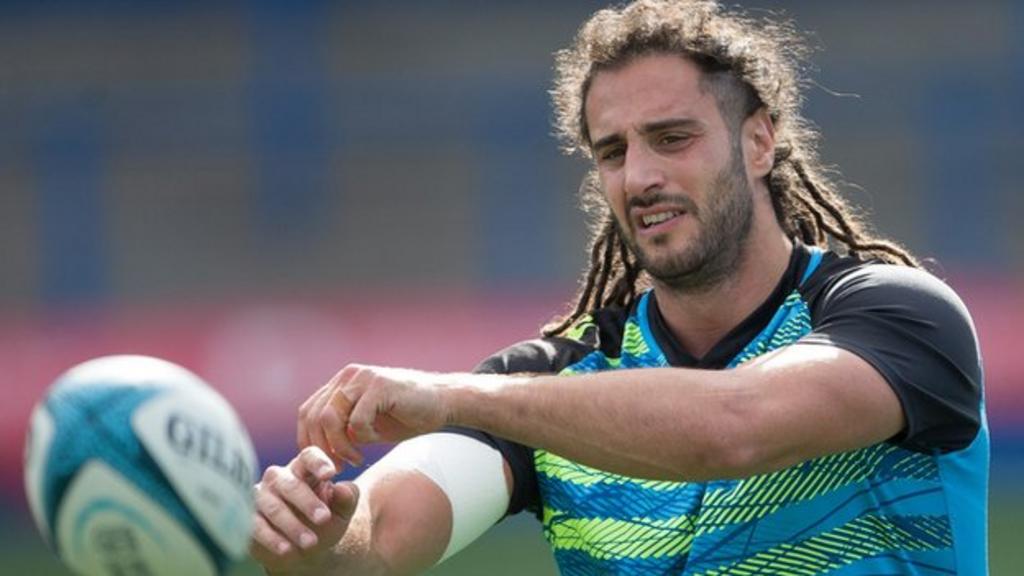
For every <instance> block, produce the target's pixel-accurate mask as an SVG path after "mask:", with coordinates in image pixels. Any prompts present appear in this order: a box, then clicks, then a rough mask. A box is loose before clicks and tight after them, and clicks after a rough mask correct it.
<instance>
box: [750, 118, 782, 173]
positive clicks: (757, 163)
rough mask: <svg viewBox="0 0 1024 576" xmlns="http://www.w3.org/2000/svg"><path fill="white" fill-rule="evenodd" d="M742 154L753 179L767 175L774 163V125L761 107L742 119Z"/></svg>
mask: <svg viewBox="0 0 1024 576" xmlns="http://www.w3.org/2000/svg"><path fill="white" fill-rule="evenodd" d="M743 156H744V160H745V162H746V164H747V173H748V174H750V176H751V177H752V178H753V179H761V178H764V177H765V176H767V175H768V173H769V172H771V171H772V166H773V165H774V164H775V125H774V124H773V123H772V119H771V117H770V116H769V115H768V111H767V110H765V109H764V108H763V107H761V108H758V109H757V111H756V112H754V113H753V114H751V115H750V117H749V118H747V119H746V120H744V121H743Z"/></svg>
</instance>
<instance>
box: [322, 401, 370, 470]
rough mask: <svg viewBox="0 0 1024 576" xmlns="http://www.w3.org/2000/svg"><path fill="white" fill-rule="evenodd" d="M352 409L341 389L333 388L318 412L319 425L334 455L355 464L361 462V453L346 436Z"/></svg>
mask: <svg viewBox="0 0 1024 576" xmlns="http://www.w3.org/2000/svg"><path fill="white" fill-rule="evenodd" d="M351 411H352V402H351V400H349V398H348V396H346V395H345V393H344V392H342V391H341V390H335V391H334V393H333V394H332V395H331V399H330V402H329V404H328V405H327V406H326V407H325V408H324V411H323V412H322V413H321V414H320V425H321V430H322V432H323V434H324V436H325V437H326V438H327V442H328V443H329V445H330V449H331V450H332V451H333V452H334V453H335V455H337V456H340V457H342V458H344V459H345V460H348V461H349V462H351V463H352V464H354V465H356V466H360V465H361V464H362V462H363V455H362V453H360V452H359V450H358V449H356V447H355V446H354V445H353V443H352V441H350V440H349V438H348V436H347V430H348V415H349V413H350V412H351Z"/></svg>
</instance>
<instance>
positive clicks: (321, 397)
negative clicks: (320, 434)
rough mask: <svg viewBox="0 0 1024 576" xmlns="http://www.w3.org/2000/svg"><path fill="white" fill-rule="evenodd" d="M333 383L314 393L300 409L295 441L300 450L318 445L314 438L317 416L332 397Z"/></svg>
mask: <svg viewBox="0 0 1024 576" xmlns="http://www.w3.org/2000/svg"><path fill="white" fill-rule="evenodd" d="M332 383H333V381H332V382H328V383H327V384H326V385H324V386H323V387H321V388H320V389H319V390H317V391H316V392H314V393H313V394H312V395H311V396H310V397H309V398H308V399H306V401H305V402H303V403H302V406H300V407H299V418H298V422H297V424H296V431H295V436H296V438H295V439H296V443H297V444H298V446H299V449H302V448H305V447H306V446H312V445H315V444H316V441H315V440H316V439H315V438H314V437H313V433H314V430H313V429H314V428H315V424H316V415H317V414H319V413H320V410H321V409H322V407H323V404H324V402H326V399H327V398H328V397H329V396H330V393H331V389H332Z"/></svg>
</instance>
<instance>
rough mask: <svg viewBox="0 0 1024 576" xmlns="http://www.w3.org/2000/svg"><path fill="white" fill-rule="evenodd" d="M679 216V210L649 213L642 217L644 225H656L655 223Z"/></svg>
mask: <svg viewBox="0 0 1024 576" xmlns="http://www.w3.org/2000/svg"><path fill="white" fill-rule="evenodd" d="M676 216H679V212H674V211H672V212H658V213H657V214H648V215H646V216H644V217H643V218H641V221H642V222H643V223H644V226H654V225H655V224H661V223H662V222H664V221H666V220H670V219H672V218H675V217H676Z"/></svg>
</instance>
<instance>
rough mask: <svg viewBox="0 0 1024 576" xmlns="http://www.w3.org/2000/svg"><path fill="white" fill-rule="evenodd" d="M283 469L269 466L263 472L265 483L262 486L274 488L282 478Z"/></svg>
mask: <svg viewBox="0 0 1024 576" xmlns="http://www.w3.org/2000/svg"><path fill="white" fill-rule="evenodd" d="M282 472H283V469H282V468H281V467H280V466H268V467H267V469H266V470H264V471H263V482H261V484H263V485H265V486H273V485H274V483H275V482H276V481H277V479H278V478H279V477H280V476H281V473H282Z"/></svg>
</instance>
